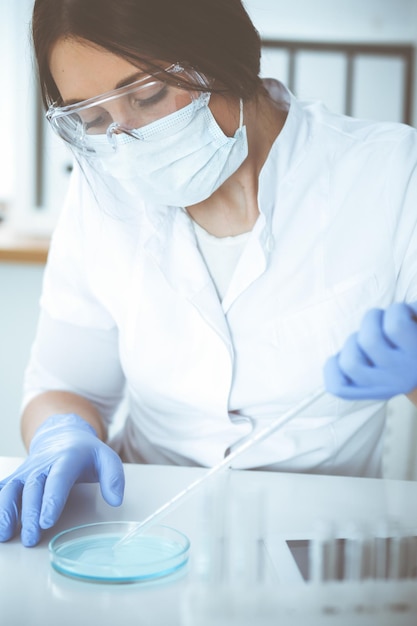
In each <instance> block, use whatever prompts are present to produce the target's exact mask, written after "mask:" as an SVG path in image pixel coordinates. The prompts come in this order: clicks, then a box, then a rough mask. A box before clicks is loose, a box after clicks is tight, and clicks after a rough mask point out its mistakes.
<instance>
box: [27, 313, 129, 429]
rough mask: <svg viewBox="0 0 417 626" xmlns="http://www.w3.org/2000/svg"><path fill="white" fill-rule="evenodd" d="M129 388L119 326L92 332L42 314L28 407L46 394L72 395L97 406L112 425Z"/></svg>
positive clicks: (32, 360)
mask: <svg viewBox="0 0 417 626" xmlns="http://www.w3.org/2000/svg"><path fill="white" fill-rule="evenodd" d="M124 386H125V378H124V375H123V371H122V369H121V366H120V362H119V352H118V332H117V330H116V329H115V328H112V329H109V330H102V329H92V328H86V327H83V326H77V325H75V324H69V323H67V322H63V321H61V320H56V319H54V318H52V317H51V316H50V315H48V313H45V312H42V313H41V315H40V319H39V324H38V328H37V333H36V337H35V341H34V343H33V346H32V350H31V356H30V360H29V364H28V366H27V368H26V372H25V378H24V387H23V403H22V409H23V408H24V407H25V406H26V405H27V404H28V402H29V401H30V400H31V399H32V398H33V397H35V396H37V395H38V394H40V393H43V392H45V391H51V390H60V391H70V392H73V393H76V394H79V395H81V396H83V397H85V398H87V399H88V400H89V401H90V402H91V403H92V404H94V405H95V406H96V408H97V409H98V411H99V412H100V414H101V416H102V418H103V419H104V421H105V423H106V424H107V425H108V424H109V423H110V422H111V421H112V417H113V415H114V413H115V412H116V410H117V408H118V406H119V404H120V402H121V400H122V399H123V395H124Z"/></svg>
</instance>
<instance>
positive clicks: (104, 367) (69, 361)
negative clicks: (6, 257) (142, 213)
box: [22, 166, 125, 423]
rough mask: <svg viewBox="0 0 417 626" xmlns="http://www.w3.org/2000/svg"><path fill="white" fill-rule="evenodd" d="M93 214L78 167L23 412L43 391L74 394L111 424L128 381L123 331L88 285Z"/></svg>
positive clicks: (59, 230) (47, 281)
mask: <svg viewBox="0 0 417 626" xmlns="http://www.w3.org/2000/svg"><path fill="white" fill-rule="evenodd" d="M91 215H95V216H97V215H98V216H100V209H99V207H97V206H96V204H95V199H94V194H93V193H92V190H91V188H90V186H89V184H88V183H87V182H86V181H85V179H84V176H83V174H82V173H81V172H80V170H79V169H78V167H77V166H75V169H74V172H73V175H72V179H71V182H70V186H69V191H68V194H67V198H66V202H65V204H64V206H63V208H62V211H61V214H60V218H59V222H58V224H57V227H56V229H55V231H54V234H53V237H52V241H51V246H50V251H49V255H48V261H47V264H46V268H45V273H44V280H43V288H42V294H41V300H40V304H41V312H40V319H39V324H38V328H37V333H36V337H35V341H34V344H33V346H32V350H31V356H30V360H29V364H28V366H27V369H26V373H25V379H24V391H23V403H22V408H24V407H25V406H26V405H27V403H28V402H29V401H30V399H31V398H33V397H34V396H36V395H38V394H39V393H42V392H44V391H47V390H64V391H71V392H74V393H77V394H80V395H82V396H84V397H85V398H87V399H88V400H90V401H91V402H92V403H93V404H94V405H95V406H96V407H97V408H98V410H99V411H100V413H101V415H102V417H103V419H104V420H105V421H106V422H107V423H108V422H109V421H110V420H111V418H112V416H113V414H114V412H115V410H116V409H117V406H118V405H119V403H120V400H121V399H122V396H123V392H124V385H125V379H124V375H123V371H122V368H121V365H120V361H119V350H118V328H117V326H116V324H115V322H114V320H113V318H112V316H111V315H110V313H109V312H108V311H107V310H106V308H105V307H104V306H103V305H102V303H101V302H99V300H98V299H97V298H96V296H95V294H94V290H93V289H92V288H91V285H90V283H89V271H88V263H87V262H86V254H85V252H86V251H85V249H84V246H85V245H86V244H85V243H84V241H85V230H86V224H85V222H86V220H88V219H91ZM89 226H91V224H89ZM92 245H94V241H93V243H92ZM90 253H91V250H90Z"/></svg>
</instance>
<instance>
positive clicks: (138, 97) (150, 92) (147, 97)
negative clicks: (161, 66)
mask: <svg viewBox="0 0 417 626" xmlns="http://www.w3.org/2000/svg"><path fill="white" fill-rule="evenodd" d="M167 94H168V85H165V84H164V83H157V84H156V85H152V86H150V87H149V88H147V89H146V90H140V91H137V92H134V93H133V94H131V96H130V98H129V103H130V105H131V107H132V108H135V109H146V108H147V107H151V106H153V105H155V104H158V103H159V102H161V101H162V100H163V99H164V98H165V97H166V95H167Z"/></svg>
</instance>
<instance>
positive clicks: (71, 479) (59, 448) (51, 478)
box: [0, 414, 124, 547]
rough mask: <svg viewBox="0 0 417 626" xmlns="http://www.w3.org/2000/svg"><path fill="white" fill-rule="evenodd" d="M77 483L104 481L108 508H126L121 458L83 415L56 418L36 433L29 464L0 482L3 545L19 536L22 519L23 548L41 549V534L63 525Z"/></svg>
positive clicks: (56, 416)
mask: <svg viewBox="0 0 417 626" xmlns="http://www.w3.org/2000/svg"><path fill="white" fill-rule="evenodd" d="M77 482H80V483H82V482H86V483H91V482H99V483H100V487H101V493H102V495H103V498H104V499H105V500H106V502H107V503H108V504H111V505H112V506H119V505H120V504H121V503H122V499H123V490H124V472H123V465H122V462H121V460H120V458H119V457H118V455H117V454H116V453H115V452H114V450H112V449H111V448H109V446H107V445H106V444H105V443H103V442H102V441H100V439H99V438H98V437H97V435H96V432H95V430H94V428H93V427H92V426H90V425H89V424H88V423H87V422H86V421H85V420H83V419H82V418H81V417H79V416H78V415H74V414H65V415H53V416H51V417H49V418H48V419H47V420H46V421H45V422H44V423H43V424H42V425H41V426H40V427H39V428H38V429H37V431H36V432H35V435H34V437H33V439H32V442H31V444H30V448H29V455H28V457H27V459H26V460H25V461H24V462H23V463H22V465H21V466H20V467H18V469H17V470H16V471H15V472H13V474H11V475H10V476H8V477H7V478H5V479H3V480H2V481H0V541H7V540H8V539H10V538H11V537H13V536H14V535H15V534H16V532H17V530H18V528H19V521H20V520H19V518H21V523H22V531H21V538H22V543H23V545H25V546H28V547H30V546H34V545H36V544H37V543H38V542H39V540H40V537H41V529H42V528H50V527H51V526H53V525H54V524H55V523H56V521H57V520H58V518H59V516H60V515H61V512H62V509H63V508H64V505H65V502H66V500H67V498H68V494H69V492H70V490H71V487H72V486H73V485H74V483H77Z"/></svg>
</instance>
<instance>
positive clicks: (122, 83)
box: [61, 71, 150, 107]
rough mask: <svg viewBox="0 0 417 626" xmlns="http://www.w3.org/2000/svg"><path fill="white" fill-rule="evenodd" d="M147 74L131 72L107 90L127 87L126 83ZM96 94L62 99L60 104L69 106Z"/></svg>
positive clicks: (128, 83)
mask: <svg viewBox="0 0 417 626" xmlns="http://www.w3.org/2000/svg"><path fill="white" fill-rule="evenodd" d="M147 76H150V74H146V73H145V72H142V71H140V72H135V73H134V74H131V75H130V76H127V77H126V78H123V79H122V80H120V81H119V82H118V83H117V84H116V85H115V87H113V89H109V91H114V90H115V89H120V88H121V87H127V85H130V84H131V83H134V82H136V81H137V80H139V79H140V78H142V77H143V78H146V77H147ZM109 91H106V92H104V93H109ZM97 95H98V96H100V95H101V94H97ZM95 97H96V96H91V98H71V100H63V102H62V104H61V106H63V107H66V106H71V105H72V104H78V103H79V102H84V101H85V100H91V99H92V98H95Z"/></svg>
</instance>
